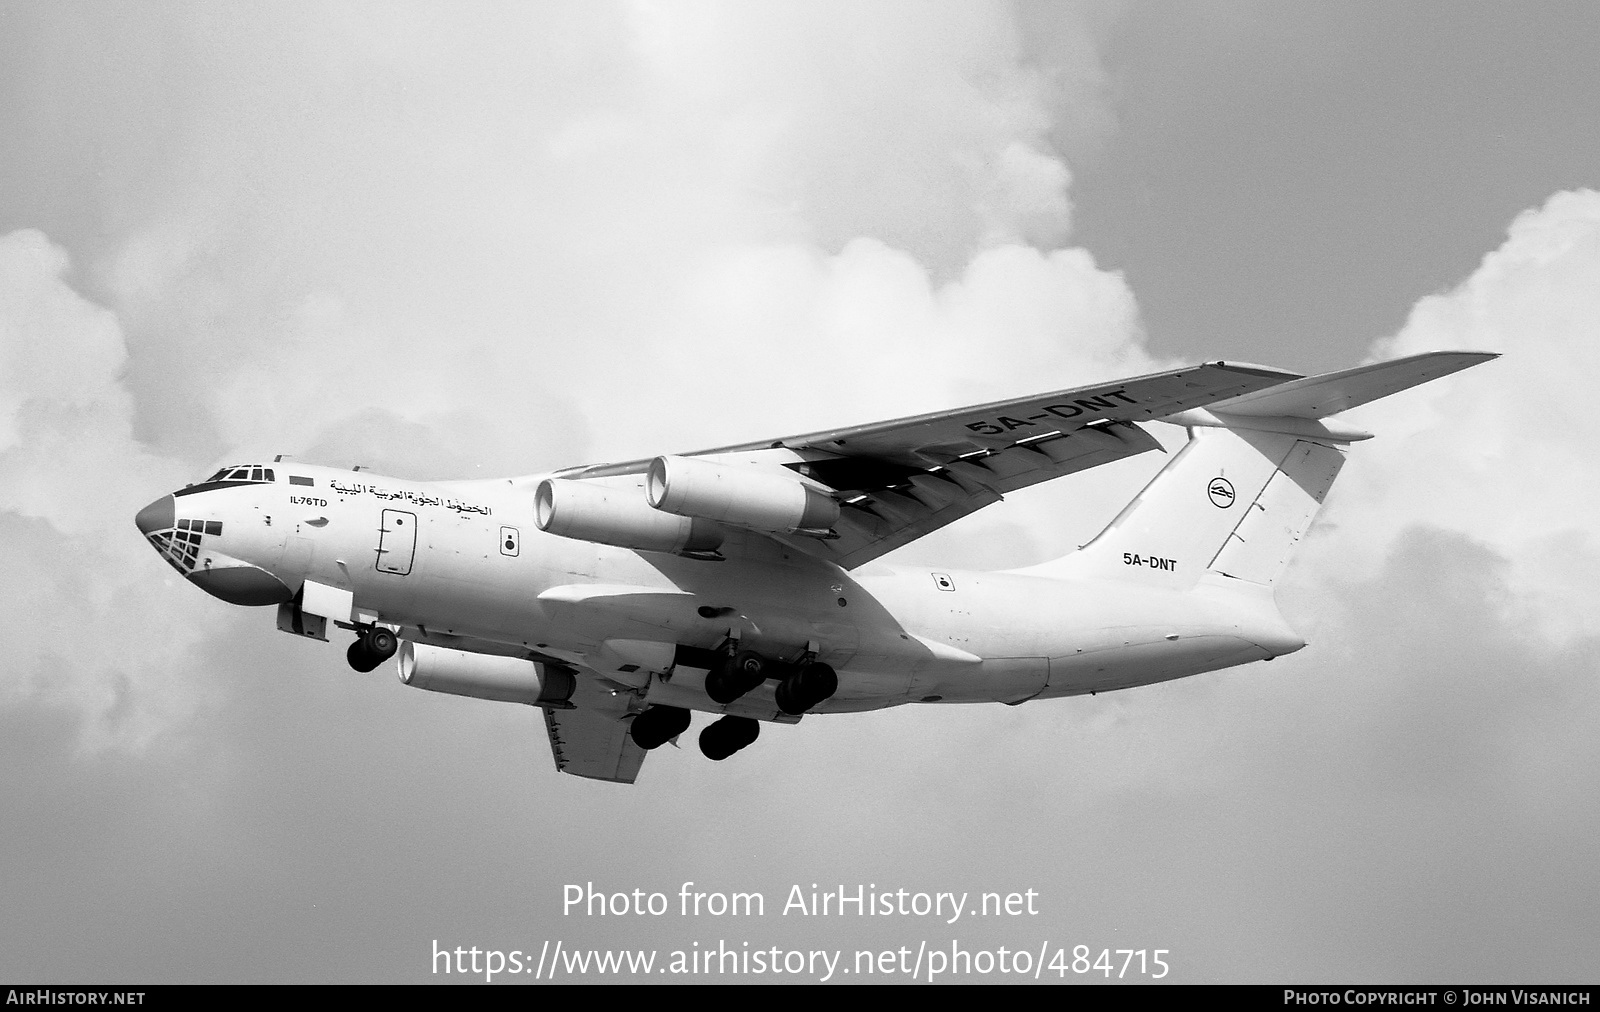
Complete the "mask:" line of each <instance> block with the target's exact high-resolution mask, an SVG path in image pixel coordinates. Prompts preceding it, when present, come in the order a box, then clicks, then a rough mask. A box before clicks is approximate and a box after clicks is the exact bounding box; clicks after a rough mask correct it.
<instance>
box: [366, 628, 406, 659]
mask: <svg viewBox="0 0 1600 1012" xmlns="http://www.w3.org/2000/svg"><path fill="white" fill-rule="evenodd" d="M362 638H363V639H364V640H366V643H367V653H369V654H371V655H372V656H374V657H376V658H378V663H380V664H382V663H383V662H384V661H386V660H388V659H389V658H391V657H393V656H394V652H395V651H396V650H399V649H400V640H399V638H398V637H396V636H395V634H394V633H392V632H390V631H389V630H387V629H384V628H382V627H381V626H375V627H373V628H372V629H371V630H369V631H368V632H367V634H366V636H364V637H362Z"/></svg>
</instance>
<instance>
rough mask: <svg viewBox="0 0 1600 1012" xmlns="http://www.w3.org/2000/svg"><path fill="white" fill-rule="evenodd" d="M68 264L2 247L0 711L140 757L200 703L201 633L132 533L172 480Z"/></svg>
mask: <svg viewBox="0 0 1600 1012" xmlns="http://www.w3.org/2000/svg"><path fill="white" fill-rule="evenodd" d="M68 267H69V265H68V259H67V256H66V254H65V252H64V251H62V250H61V249H60V248H59V247H57V246H55V245H54V244H52V243H51V242H50V241H49V240H48V239H47V238H46V237H44V236H43V235H41V234H39V233H38V232H34V231H22V232H13V233H11V234H10V235H7V236H4V237H0V391H3V392H0V398H3V403H4V404H5V405H6V407H7V409H8V410H7V418H6V427H7V432H6V438H5V440H4V441H3V442H0V526H3V527H4V534H3V536H0V571H3V572H4V574H5V578H4V580H3V581H0V612H4V614H5V615H6V617H7V628H8V629H10V630H12V631H13V635H12V637H11V643H10V648H11V651H12V654H11V657H12V659H11V663H10V669H11V670H10V671H9V673H8V677H7V678H6V679H5V681H4V683H3V689H0V701H4V702H8V703H11V704H17V703H23V702H26V703H28V704H40V703H42V704H45V705H49V706H55V707H61V708H64V709H66V710H68V711H70V712H72V713H74V714H75V715H76V716H77V717H78V718H79V719H80V720H81V721H82V727H83V731H84V741H85V742H86V743H89V744H91V745H104V744H107V743H109V742H112V741H117V742H120V743H123V744H133V745H138V744H142V743H144V742H147V741H148V740H149V739H150V737H151V736H153V735H155V734H158V733H160V732H161V731H162V730H163V729H165V728H166V727H168V726H170V725H171V724H172V723H173V722H176V721H181V720H183V719H184V718H185V717H186V716H187V715H188V714H190V713H191V712H192V711H193V707H194V705H195V698H196V694H194V693H192V692H190V691H189V687H188V686H187V685H185V684H184V682H185V678H184V668H183V658H184V655H185V653H186V651H187V649H188V648H189V647H190V646H191V645H193V644H194V643H195V642H196V641H197V639H198V636H197V634H196V633H194V632H192V631H190V630H187V629H185V627H184V626H183V624H182V621H181V616H182V613H183V610H184V609H183V608H181V607H180V608H178V609H177V610H176V612H174V611H172V610H169V607H170V606H171V605H172V603H173V598H174V595H173V594H172V593H171V591H173V590H175V589H176V590H180V591H183V592H188V591H189V589H190V588H188V587H186V586H175V584H181V581H173V580H171V579H168V580H166V581H165V582H163V580H162V576H163V574H166V568H165V566H164V565H162V564H161V563H160V562H159V561H158V560H157V559H156V557H155V555H154V553H152V552H151V551H150V550H149V548H148V547H147V546H146V545H145V544H144V542H143V540H142V539H141V538H140V537H139V535H138V534H137V532H136V531H135V530H134V527H133V516H134V513H135V512H136V511H137V510H138V509H139V508H140V507H141V506H143V505H144V504H145V503H146V502H147V501H149V500H151V499H154V498H156V497H157V496H158V495H159V494H160V493H161V492H162V491H164V490H165V489H168V488H172V487H175V486H176V484H178V477H179V475H180V474H181V469H179V468H176V467H174V466H173V464H172V462H170V461H165V460H162V459H159V458H156V457H153V456H151V455H150V454H148V453H146V452H145V450H144V449H143V447H142V446H140V444H139V443H138V442H137V441H136V440H135V439H134V438H133V433H132V413H133V412H132V408H133V404H132V399H131V398H130V397H129V396H128V394H127V392H126V391H125V390H124V389H123V387H122V386H121V384H120V382H119V378H118V377H119V372H120V370H121V369H122V367H123V364H124V359H125V355H126V352H125V349H124V346H123V340H122V331H121V328H120V327H119V326H118V323H117V320H116V319H115V317H114V316H113V315H112V314H111V313H110V312H108V311H107V310H105V309H103V308H101V307H99V306H96V305H94V304H92V303H90V302H88V301H87V300H85V299H84V298H83V297H82V296H80V295H79V294H78V293H77V292H75V291H73V290H72V288H71V287H70V286H69V285H68V284H67V283H66V280H65V276H66V275H67V273H68ZM166 575H170V574H166ZM195 603H198V602H195ZM175 619H176V621H175Z"/></svg>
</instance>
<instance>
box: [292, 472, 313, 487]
mask: <svg viewBox="0 0 1600 1012" xmlns="http://www.w3.org/2000/svg"><path fill="white" fill-rule="evenodd" d="M289 484H291V485H311V484H314V483H313V482H312V480H311V479H310V478H302V477H300V476H299V475H298V474H291V475H289Z"/></svg>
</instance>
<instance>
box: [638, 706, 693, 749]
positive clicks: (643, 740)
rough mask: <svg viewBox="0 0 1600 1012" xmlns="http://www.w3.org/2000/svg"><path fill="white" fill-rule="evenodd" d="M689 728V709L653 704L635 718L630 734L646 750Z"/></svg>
mask: <svg viewBox="0 0 1600 1012" xmlns="http://www.w3.org/2000/svg"><path fill="white" fill-rule="evenodd" d="M687 730H689V711H688V710H685V709H682V708H681V707H677V706H652V707H650V708H649V709H648V710H646V711H644V712H643V713H641V714H639V716H637V717H635V718H633V726H632V727H630V728H628V735H629V737H631V738H632V739H633V743H634V744H635V745H637V746H639V747H640V748H642V749H644V750H645V751H647V752H648V751H650V750H651V749H656V748H660V747H661V746H663V745H665V744H666V743H667V742H669V741H671V740H672V739H674V738H676V737H677V736H678V735H680V734H682V733H683V732H685V731H687Z"/></svg>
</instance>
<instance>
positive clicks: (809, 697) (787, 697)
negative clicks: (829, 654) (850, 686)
mask: <svg viewBox="0 0 1600 1012" xmlns="http://www.w3.org/2000/svg"><path fill="white" fill-rule="evenodd" d="M838 691H839V676H838V674H837V673H836V672H835V671H834V670H833V668H831V667H829V666H828V665H826V664H807V665H806V666H805V667H803V668H801V669H800V670H799V671H796V672H795V673H794V674H792V675H790V676H789V677H788V678H785V679H784V680H783V681H782V682H780V683H778V688H777V690H776V691H775V692H773V697H774V698H776V699H777V702H778V709H780V710H782V711H783V712H784V713H789V714H796V713H805V712H806V711H807V710H809V709H811V708H812V707H813V706H816V705H817V704H818V703H820V702H822V701H823V700H825V699H827V698H829V697H830V696H832V695H833V694H834V693H835V692H838Z"/></svg>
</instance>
